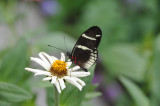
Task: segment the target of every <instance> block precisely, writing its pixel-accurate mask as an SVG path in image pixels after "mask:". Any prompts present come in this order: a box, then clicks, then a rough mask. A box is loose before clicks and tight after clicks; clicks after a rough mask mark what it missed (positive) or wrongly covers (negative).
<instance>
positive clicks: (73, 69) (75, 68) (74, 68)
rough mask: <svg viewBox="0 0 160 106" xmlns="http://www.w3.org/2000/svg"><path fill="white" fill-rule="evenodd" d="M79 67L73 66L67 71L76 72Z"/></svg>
mask: <svg viewBox="0 0 160 106" xmlns="http://www.w3.org/2000/svg"><path fill="white" fill-rule="evenodd" d="M79 69H80V67H79V66H74V67H73V68H71V69H69V70H70V71H76V70H79Z"/></svg>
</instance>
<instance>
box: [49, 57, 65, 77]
mask: <svg viewBox="0 0 160 106" xmlns="http://www.w3.org/2000/svg"><path fill="white" fill-rule="evenodd" d="M66 67H67V63H66V62H64V61H61V60H56V61H55V62H53V64H52V66H51V68H50V72H51V74H52V75H53V76H58V77H60V78H61V77H63V76H65V75H67V69H66Z"/></svg>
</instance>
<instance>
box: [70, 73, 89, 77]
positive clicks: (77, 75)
mask: <svg viewBox="0 0 160 106" xmlns="http://www.w3.org/2000/svg"><path fill="white" fill-rule="evenodd" d="M68 74H70V75H69V76H72V77H86V76H89V75H90V74H91V73H90V72H71V73H68Z"/></svg>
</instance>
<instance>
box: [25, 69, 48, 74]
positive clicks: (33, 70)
mask: <svg viewBox="0 0 160 106" xmlns="http://www.w3.org/2000/svg"><path fill="white" fill-rule="evenodd" d="M25 70H27V71H30V72H33V73H38V72H46V71H43V70H39V69H33V68H25Z"/></svg>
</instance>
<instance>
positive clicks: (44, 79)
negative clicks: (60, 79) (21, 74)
mask: <svg viewBox="0 0 160 106" xmlns="http://www.w3.org/2000/svg"><path fill="white" fill-rule="evenodd" d="M51 79H52V77H46V78H43V81H49V80H51Z"/></svg>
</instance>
